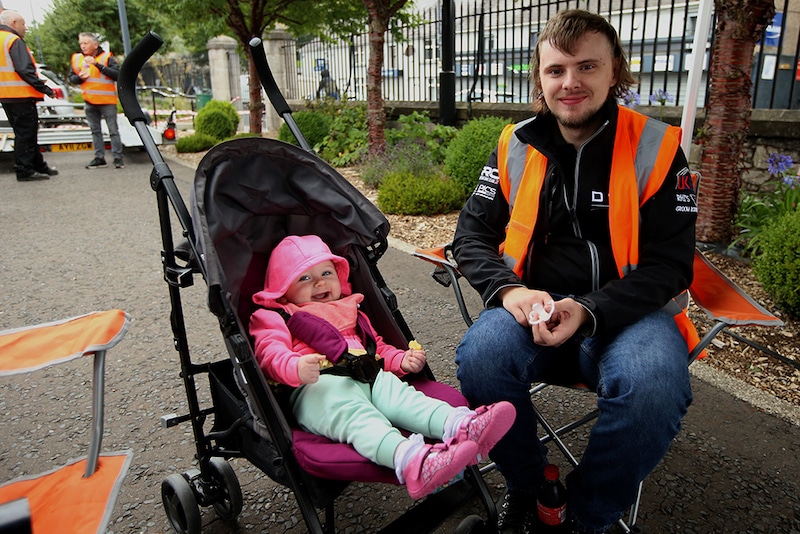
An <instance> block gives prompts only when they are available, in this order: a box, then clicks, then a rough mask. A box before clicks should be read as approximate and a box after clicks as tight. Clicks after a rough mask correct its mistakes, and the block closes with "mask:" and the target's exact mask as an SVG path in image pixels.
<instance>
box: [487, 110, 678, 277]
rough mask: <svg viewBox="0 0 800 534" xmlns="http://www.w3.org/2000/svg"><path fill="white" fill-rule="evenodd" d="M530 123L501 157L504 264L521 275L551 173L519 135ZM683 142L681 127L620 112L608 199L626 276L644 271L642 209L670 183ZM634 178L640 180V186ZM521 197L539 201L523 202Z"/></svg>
mask: <svg viewBox="0 0 800 534" xmlns="http://www.w3.org/2000/svg"><path fill="white" fill-rule="evenodd" d="M529 120H532V119H529ZM528 122H529V121H524V122H522V123H519V124H517V125H509V126H507V127H506V128H505V129H504V130H503V133H502V134H501V136H500V141H499V143H498V152H497V158H498V165H497V168H498V174H499V176H500V188H501V190H502V191H503V195H504V196H505V197H506V200H507V201H508V205H509V212H510V218H509V223H508V229H507V230H506V241H505V243H504V247H503V259H504V261H505V263H506V265H508V266H509V267H511V268H512V269H513V270H514V272H515V273H517V275H518V276H521V275H522V270H523V267H524V263H525V258H526V256H527V254H528V249H529V245H530V240H531V237H532V236H533V229H534V226H535V225H536V218H537V215H538V210H539V197H540V195H541V190H542V186H543V184H544V179H545V173H546V170H547V158H546V157H545V156H544V155H543V154H542V153H541V152H539V151H538V150H536V149H534V148H533V147H531V146H530V145H528V144H527V143H523V142H521V141H520V140H519V139H518V138H517V136H516V135H514V133H515V131H516V130H517V129H518V128H520V127H522V126H524V125H525V124H527V123H528ZM680 138H681V130H680V128H678V127H676V126H669V125H667V124H664V123H662V122H660V121H657V120H655V119H651V118H649V117H646V116H645V115H641V114H639V113H636V112H634V111H632V110H630V109H628V108H624V107H620V108H619V119H618V122H617V131H616V134H615V139H614V153H613V155H612V158H611V178H610V182H609V191H608V197H609V227H610V232H611V247H612V251H613V253H614V260H615V262H616V265H617V272H618V273H619V276H620V277H623V276H625V275H626V274H628V273H630V272H631V271H632V270H634V269H636V267H637V266H638V263H639V208H640V207H641V206H642V205H643V204H644V203H645V202H646V201H647V200H648V199H649V198H650V197H652V196H653V194H655V192H656V191H658V190H659V188H660V187H661V185H662V184H663V183H664V180H665V179H666V176H667V173H668V172H669V169H670V167H671V166H672V162H673V160H674V158H675V154H676V153H677V150H678V147H679V146H680ZM630 177H635V182H634V180H631V179H630ZM518 197H519V198H523V199H534V201H526V202H517V198H518Z"/></svg>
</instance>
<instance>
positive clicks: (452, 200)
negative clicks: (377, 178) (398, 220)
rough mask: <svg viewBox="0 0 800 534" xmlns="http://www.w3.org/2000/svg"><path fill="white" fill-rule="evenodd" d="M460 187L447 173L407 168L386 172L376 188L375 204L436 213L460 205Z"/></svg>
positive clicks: (386, 208) (388, 209)
mask: <svg viewBox="0 0 800 534" xmlns="http://www.w3.org/2000/svg"><path fill="white" fill-rule="evenodd" d="M463 204H464V194H463V192H462V191H461V187H460V186H459V185H458V184H456V183H455V182H453V181H452V180H450V179H449V178H447V177H441V176H434V175H424V176H418V175H415V174H412V173H410V172H393V173H390V174H388V175H387V176H386V177H385V178H384V179H383V183H382V184H381V187H380V189H379V190H378V207H379V208H380V209H381V210H383V211H384V212H386V213H392V214H399V215H437V214H440V213H449V212H451V211H454V210H457V209H460V208H461V206H462V205H463Z"/></svg>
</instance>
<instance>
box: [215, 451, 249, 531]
mask: <svg viewBox="0 0 800 534" xmlns="http://www.w3.org/2000/svg"><path fill="white" fill-rule="evenodd" d="M208 466H209V467H210V468H211V476H212V477H213V478H214V481H215V482H216V483H217V484H219V487H220V491H221V495H220V497H221V498H220V499H219V500H217V501H216V502H214V510H216V511H217V515H219V516H220V518H222V519H223V520H224V521H233V520H235V519H236V518H237V517H239V514H240V513H241V511H242V506H243V499H242V487H241V486H240V485H239V479H237V478H236V473H234V471H233V467H231V464H230V463H228V461H227V460H225V459H224V458H219V457H214V458H211V460H209V462H208Z"/></svg>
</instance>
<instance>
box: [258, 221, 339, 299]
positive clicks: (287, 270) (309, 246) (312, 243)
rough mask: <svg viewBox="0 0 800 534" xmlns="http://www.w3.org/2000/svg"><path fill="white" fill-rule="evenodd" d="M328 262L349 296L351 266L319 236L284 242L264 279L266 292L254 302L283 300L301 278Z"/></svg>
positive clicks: (277, 249)
mask: <svg viewBox="0 0 800 534" xmlns="http://www.w3.org/2000/svg"><path fill="white" fill-rule="evenodd" d="M326 260H331V261H332V262H333V265H334V267H335V268H336V274H337V276H338V277H339V283H340V284H341V285H342V294H343V295H349V294H350V293H351V288H350V283H349V282H348V281H347V278H348V277H349V276H350V265H349V264H348V263H347V260H346V259H344V258H342V257H341V256H337V255H335V254H333V253H332V252H331V249H329V248H328V245H326V244H325V242H324V241H322V239H320V238H319V237H318V236H315V235H304V236H297V235H290V236H288V237H285V238H283V240H282V241H281V242H280V243H278V246H276V247H275V248H274V249H273V250H272V253H271V254H270V256H269V264H268V265H267V275H266V277H265V279H264V290H263V291H259V292H258V293H256V294H255V295H254V296H253V300H254V301H255V302H256V303H257V304H264V303H265V301H269V300H275V299H278V298H280V297H282V296H283V295H285V294H286V291H287V290H288V289H289V286H290V285H291V284H292V283H293V282H294V281H296V280H297V279H298V278H299V277H300V275H301V274H303V273H304V272H305V271H307V270H308V269H310V268H311V267H313V266H314V265H318V264H320V263H322V262H323V261H326Z"/></svg>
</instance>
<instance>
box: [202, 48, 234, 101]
mask: <svg viewBox="0 0 800 534" xmlns="http://www.w3.org/2000/svg"><path fill="white" fill-rule="evenodd" d="M236 46H237V43H236V39H234V38H232V37H228V36H227V35H220V36H218V37H214V38H213V39H211V40H210V41H208V42H207V43H206V48H208V67H209V71H210V75H211V97H212V98H213V99H214V100H223V101H225V102H230V101H231V99H233V98H234V97H237V96H239V97H241V94H240V93H241V91H240V89H239V70H240V68H239V54H237V53H236ZM240 100H241V99H240ZM240 105H241V104H240Z"/></svg>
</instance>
